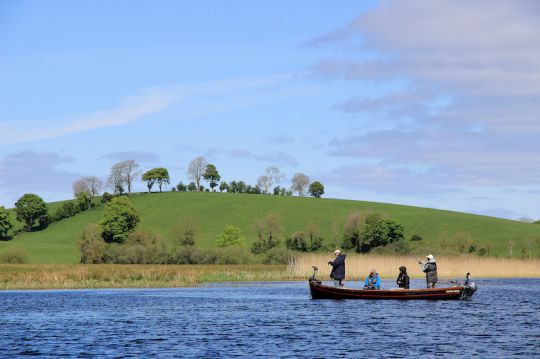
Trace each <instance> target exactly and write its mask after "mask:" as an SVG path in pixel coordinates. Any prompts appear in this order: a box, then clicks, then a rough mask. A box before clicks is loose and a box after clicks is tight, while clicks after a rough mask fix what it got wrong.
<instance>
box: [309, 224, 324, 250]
mask: <svg viewBox="0 0 540 359" xmlns="http://www.w3.org/2000/svg"><path fill="white" fill-rule="evenodd" d="M306 236H307V238H308V239H309V244H308V248H307V249H308V251H310V252H316V251H317V250H319V249H320V248H321V247H322V242H323V238H322V237H321V230H320V228H319V226H318V225H316V224H314V223H310V224H308V225H307V226H306Z"/></svg>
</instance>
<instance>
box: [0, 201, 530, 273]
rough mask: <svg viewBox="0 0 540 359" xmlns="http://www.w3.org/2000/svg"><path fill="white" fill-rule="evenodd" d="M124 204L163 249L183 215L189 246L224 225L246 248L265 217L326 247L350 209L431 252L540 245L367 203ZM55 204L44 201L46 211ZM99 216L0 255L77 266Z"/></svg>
mask: <svg viewBox="0 0 540 359" xmlns="http://www.w3.org/2000/svg"><path fill="white" fill-rule="evenodd" d="M131 201H132V203H133V205H134V206H135V208H136V209H137V210H138V211H139V212H140V214H141V218H142V220H141V223H140V224H139V226H138V229H144V230H149V231H152V232H154V233H157V234H160V235H161V236H163V237H164V238H165V240H166V241H168V242H169V243H171V244H172V241H173V239H172V233H173V229H174V227H175V226H177V225H178V223H179V222H180V221H181V220H182V219H183V218H185V217H195V218H197V219H198V222H199V229H200V235H201V239H200V241H199V242H198V244H197V245H198V246H200V247H201V248H210V247H213V246H215V242H216V235H217V234H219V233H221V232H222V230H223V227H224V226H225V225H228V224H233V225H236V226H238V227H240V228H241V229H242V231H243V233H244V234H245V236H246V238H247V241H248V244H249V243H250V242H251V241H252V239H253V238H254V237H255V231H254V228H253V225H254V223H255V222H256V221H257V220H259V219H261V218H263V217H264V216H266V215H267V214H270V213H274V214H278V215H279V216H280V217H281V219H282V223H283V226H284V228H285V235H289V234H291V233H292V232H294V231H298V230H303V229H304V228H305V227H306V225H307V224H308V223H316V224H318V225H319V226H320V228H321V232H322V235H323V237H324V238H325V243H328V244H330V243H333V239H332V237H333V235H332V226H333V223H334V222H335V221H338V222H339V223H340V225H339V229H340V230H342V227H343V224H344V223H345V219H346V217H347V215H348V214H349V213H351V212H353V211H375V212H380V213H382V214H384V215H385V216H388V217H390V218H394V219H397V220H398V221H399V222H400V223H402V224H403V226H404V227H405V231H406V238H407V240H408V239H409V238H410V236H411V235H413V234H418V235H420V236H422V238H423V240H422V241H420V242H414V244H415V246H416V247H417V249H421V250H426V251H430V252H434V253H435V254H436V253H438V252H442V251H444V250H445V248H444V246H448V245H449V242H450V239H451V238H452V237H453V236H454V235H455V234H456V233H466V234H467V235H469V236H470V237H471V238H472V240H473V241H474V242H475V243H476V244H477V245H478V246H479V247H482V246H488V245H489V247H490V253H491V254H498V255H501V256H506V255H507V254H508V249H507V242H508V241H513V242H514V247H513V252H514V256H517V255H518V253H519V251H520V250H521V248H523V247H525V246H529V247H530V248H531V246H533V247H532V248H533V249H534V251H536V252H537V251H538V248H537V247H538V242H539V241H540V240H539V239H538V238H540V225H537V224H529V223H521V222H517V221H511V220H505V219H499V218H493V217H486V216H478V215H471V214H465V213H459V212H451V211H441V210H434V209H428V208H419V207H411V206H402V205H394V204H384V203H375V202H363V201H349V200H336V199H315V198H299V197H282V196H263V195H245V194H227V193H191V192H166V193H153V194H137V195H134V196H132V198H131ZM57 206H58V203H53V204H50V208H51V209H53V208H56V207H57ZM103 211H104V206H99V207H96V208H93V209H91V210H88V211H86V212H83V213H81V214H78V215H76V216H75V217H72V218H68V219H64V220H62V221H60V222H57V223H53V224H51V225H50V226H49V227H48V228H47V229H45V230H43V231H40V232H33V233H21V234H19V235H17V236H16V237H15V239H13V240H11V241H8V242H0V252H2V251H4V250H5V249H7V248H23V249H24V250H25V251H26V252H27V253H28V254H29V260H30V261H31V262H33V263H77V262H78V261H79V252H78V249H77V244H76V243H77V238H78V236H79V234H80V233H81V231H82V229H83V228H84V226H85V225H86V224H89V223H97V222H98V221H99V220H100V219H101V217H102V216H103ZM340 236H341V235H340ZM533 255H538V253H533Z"/></svg>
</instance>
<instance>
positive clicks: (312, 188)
mask: <svg viewBox="0 0 540 359" xmlns="http://www.w3.org/2000/svg"><path fill="white" fill-rule="evenodd" d="M309 194H311V195H312V196H313V197H315V198H321V196H322V195H323V194H324V186H323V184H322V183H321V182H319V181H315V182H313V183H312V184H310V185H309Z"/></svg>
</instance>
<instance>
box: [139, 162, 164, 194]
mask: <svg viewBox="0 0 540 359" xmlns="http://www.w3.org/2000/svg"><path fill="white" fill-rule="evenodd" d="M142 180H143V182H146V187H148V192H152V186H153V185H154V184H155V183H157V184H158V187H159V192H161V191H162V187H163V185H164V184H169V183H170V177H169V171H168V170H167V169H166V168H163V167H157V168H152V169H151V170H149V171H146V172H145V173H144V174H143V175H142Z"/></svg>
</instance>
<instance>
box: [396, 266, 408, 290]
mask: <svg viewBox="0 0 540 359" xmlns="http://www.w3.org/2000/svg"><path fill="white" fill-rule="evenodd" d="M396 284H397V285H398V287H399V288H403V289H409V275H408V274H407V268H405V267H403V266H401V267H399V275H398V277H397V280H396Z"/></svg>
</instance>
